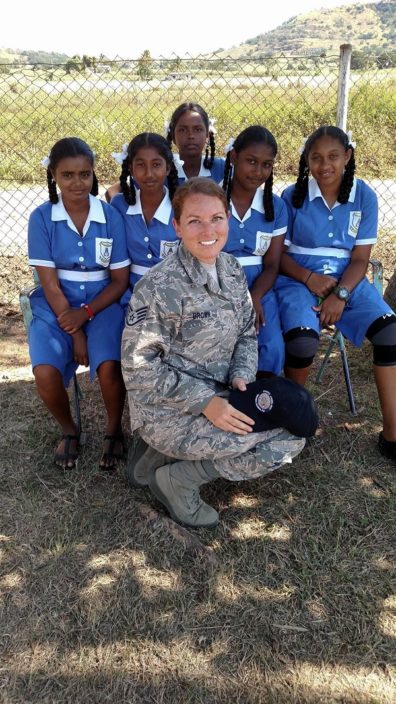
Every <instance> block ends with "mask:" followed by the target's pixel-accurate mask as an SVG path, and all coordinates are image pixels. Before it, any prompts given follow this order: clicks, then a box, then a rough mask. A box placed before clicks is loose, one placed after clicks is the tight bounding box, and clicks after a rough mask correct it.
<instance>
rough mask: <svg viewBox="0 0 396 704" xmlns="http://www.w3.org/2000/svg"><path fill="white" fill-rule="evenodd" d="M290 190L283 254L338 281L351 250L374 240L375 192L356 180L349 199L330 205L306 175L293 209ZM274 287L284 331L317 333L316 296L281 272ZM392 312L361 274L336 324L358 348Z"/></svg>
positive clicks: (285, 195)
mask: <svg viewBox="0 0 396 704" xmlns="http://www.w3.org/2000/svg"><path fill="white" fill-rule="evenodd" d="M293 189H294V186H289V187H288V188H287V189H286V190H285V191H284V193H283V194H282V198H283V199H284V200H285V202H286V204H287V207H288V211H289V231H288V237H286V239H285V245H287V246H288V250H287V253H288V254H289V255H290V256H291V257H293V259H294V260H295V261H296V262H297V263H298V264H300V265H301V266H303V267H306V268H307V269H310V270H311V271H313V272H315V273H316V274H329V275H332V276H334V277H335V278H336V279H337V280H340V278H341V276H342V274H343V272H344V270H345V269H346V267H347V266H348V264H349V263H350V259H351V252H352V249H353V248H354V247H359V246H361V245H368V244H370V245H372V244H375V242H376V240H377V225H378V201H377V196H376V195H375V193H374V191H373V190H372V188H370V187H369V186H368V185H367V184H366V183H364V181H361V180H360V179H355V180H354V183H353V186H352V189H351V193H350V195H349V199H348V202H347V203H345V204H342V205H341V204H340V203H338V201H336V202H335V204H334V205H333V207H332V208H329V206H328V205H327V203H326V201H325V200H324V198H323V196H322V194H321V191H320V188H319V186H318V183H317V181H316V180H315V179H314V178H311V179H310V181H309V184H308V193H307V196H306V197H305V200H304V202H303V204H302V206H301V208H294V207H293V205H292V202H291V197H292V194H293ZM275 291H276V295H277V298H278V303H279V312H280V317H281V323H282V328H283V332H284V333H287V332H288V331H289V330H292V329H293V328H297V327H307V328H311V329H313V330H316V331H317V332H319V330H320V322H319V316H318V315H317V314H316V312H315V311H313V310H312V306H314V305H317V296H315V295H314V294H312V293H311V292H310V291H309V289H308V288H307V287H306V286H305V285H304V284H302V283H300V282H299V281H295V280H294V279H292V278H290V277H288V276H284V275H279V276H278V279H277V281H276V284H275ZM391 313H392V310H391V308H390V307H389V306H388V305H387V304H386V303H385V301H384V300H383V299H382V297H381V296H380V294H379V293H378V291H377V289H376V288H375V286H374V285H373V284H371V283H370V282H369V281H368V279H366V278H364V279H362V281H360V282H359V283H358V284H357V286H356V287H355V288H354V289H353V291H352V293H351V296H350V298H349V301H348V302H347V304H346V305H345V309H344V312H343V313H342V316H341V318H340V320H339V321H338V322H337V323H336V327H337V328H339V329H340V330H341V332H342V333H343V335H345V336H346V337H347V338H348V339H349V340H351V342H353V343H354V344H355V345H357V346H360V345H361V344H362V342H363V340H364V337H365V334H366V331H367V329H368V328H369V327H370V325H371V323H373V322H374V320H376V319H377V318H379V317H381V316H382V315H384V316H385V315H390V314H391Z"/></svg>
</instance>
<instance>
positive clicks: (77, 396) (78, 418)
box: [73, 374, 82, 444]
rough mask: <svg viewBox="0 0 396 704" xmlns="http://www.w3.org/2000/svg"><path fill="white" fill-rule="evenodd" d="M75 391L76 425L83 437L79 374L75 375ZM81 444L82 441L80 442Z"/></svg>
mask: <svg viewBox="0 0 396 704" xmlns="http://www.w3.org/2000/svg"><path fill="white" fill-rule="evenodd" d="M73 389H74V394H73V397H74V414H75V418H76V425H77V430H78V434H79V435H80V438H81V435H82V425H81V408H80V398H82V391H81V388H80V385H79V383H78V381H77V374H73ZM80 444H81V440H80Z"/></svg>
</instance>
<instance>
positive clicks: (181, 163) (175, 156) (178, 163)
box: [173, 154, 184, 168]
mask: <svg viewBox="0 0 396 704" xmlns="http://www.w3.org/2000/svg"><path fill="white" fill-rule="evenodd" d="M173 163H174V165H175V166H176V168H177V167H178V166H180V167H182V166H184V161H183V159H180V157H179V155H178V154H173Z"/></svg>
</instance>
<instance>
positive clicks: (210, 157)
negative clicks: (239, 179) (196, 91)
mask: <svg viewBox="0 0 396 704" xmlns="http://www.w3.org/2000/svg"><path fill="white" fill-rule="evenodd" d="M186 112H197V113H198V114H199V115H200V116H201V118H202V122H203V123H204V125H205V129H206V132H207V133H208V135H209V137H208V138H209V143H208V144H207V145H206V148H205V158H204V162H203V165H204V167H205V169H211V168H212V166H213V162H214V158H215V154H216V142H215V138H214V132H213V130H212V129H211V128H210V120H209V117H208V113H207V112H206V110H204V109H203V107H202V106H201V105H198V103H182V104H181V105H179V106H178V107H177V108H176V110H174V112H173V113H172V117H171V119H170V123H169V126H168V130H167V133H166V141H167V142H168V144H169V146H170V147H172V143H173V142H174V143H175V144H176V142H175V130H176V125H177V123H178V122H179V120H180V118H181V117H182V115H184V113H186Z"/></svg>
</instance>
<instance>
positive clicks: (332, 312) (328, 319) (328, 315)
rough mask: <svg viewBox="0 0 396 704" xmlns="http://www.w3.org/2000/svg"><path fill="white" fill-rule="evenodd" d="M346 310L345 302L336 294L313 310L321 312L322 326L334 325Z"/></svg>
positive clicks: (313, 307)
mask: <svg viewBox="0 0 396 704" xmlns="http://www.w3.org/2000/svg"><path fill="white" fill-rule="evenodd" d="M344 309H345V302H344V301H341V300H340V299H339V298H338V296H336V295H334V294H330V296H328V298H325V300H324V301H322V303H321V304H320V305H318V306H312V310H316V311H317V312H319V320H320V323H321V325H334V323H336V322H337V320H339V319H340V318H341V316H342V314H343V312H344Z"/></svg>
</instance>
